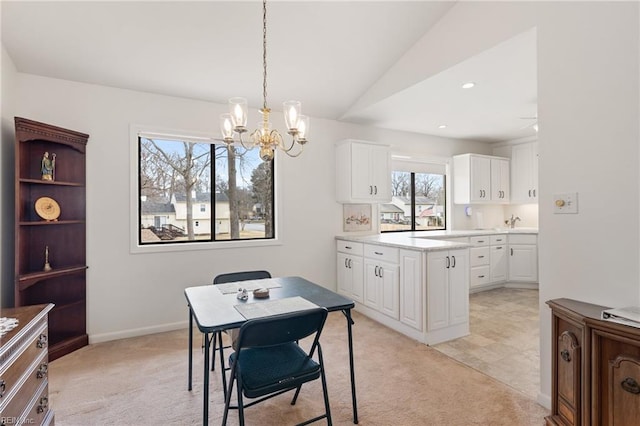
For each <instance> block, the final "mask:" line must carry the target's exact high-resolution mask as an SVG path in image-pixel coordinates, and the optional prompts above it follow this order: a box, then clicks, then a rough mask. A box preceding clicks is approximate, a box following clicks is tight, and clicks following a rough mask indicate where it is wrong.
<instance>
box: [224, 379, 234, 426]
mask: <svg viewBox="0 0 640 426" xmlns="http://www.w3.org/2000/svg"><path fill="white" fill-rule="evenodd" d="M231 374H232V375H231V378H230V380H231V381H230V382H229V389H227V388H224V395H225V396H224V415H223V416H222V426H225V425H226V424H227V417H228V416H229V407H230V406H231V394H232V393H233V382H234V380H233V374H235V371H234V370H233V369H232V370H231Z"/></svg>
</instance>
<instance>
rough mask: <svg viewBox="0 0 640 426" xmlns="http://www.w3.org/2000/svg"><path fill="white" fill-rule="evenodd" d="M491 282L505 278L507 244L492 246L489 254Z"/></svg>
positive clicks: (504, 279)
mask: <svg viewBox="0 0 640 426" xmlns="http://www.w3.org/2000/svg"><path fill="white" fill-rule="evenodd" d="M490 260H491V262H490V264H491V273H490V276H491V282H492V283H497V282H501V281H506V280H507V260H508V258H507V246H492V247H491V254H490Z"/></svg>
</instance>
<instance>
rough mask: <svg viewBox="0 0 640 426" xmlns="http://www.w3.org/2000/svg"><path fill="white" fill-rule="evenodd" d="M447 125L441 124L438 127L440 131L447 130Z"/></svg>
mask: <svg viewBox="0 0 640 426" xmlns="http://www.w3.org/2000/svg"><path fill="white" fill-rule="evenodd" d="M446 128H447V125H446V124H441V125H439V126H438V129H446Z"/></svg>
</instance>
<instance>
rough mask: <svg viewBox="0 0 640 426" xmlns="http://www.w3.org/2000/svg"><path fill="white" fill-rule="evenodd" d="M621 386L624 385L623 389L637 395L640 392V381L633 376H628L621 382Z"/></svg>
mask: <svg viewBox="0 0 640 426" xmlns="http://www.w3.org/2000/svg"><path fill="white" fill-rule="evenodd" d="M620 386H622V389H624V390H625V391H627V392H629V393H633V394H636V395H637V394H640V386H639V385H638V382H637V381H636V380H635V379H634V378H632V377H627V378H626V379H624V380H623V381H622V382H620Z"/></svg>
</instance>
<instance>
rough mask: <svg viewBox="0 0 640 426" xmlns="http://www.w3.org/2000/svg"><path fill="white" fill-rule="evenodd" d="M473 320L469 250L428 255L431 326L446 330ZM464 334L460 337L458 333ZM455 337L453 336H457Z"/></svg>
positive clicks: (428, 292)
mask: <svg viewBox="0 0 640 426" xmlns="http://www.w3.org/2000/svg"><path fill="white" fill-rule="evenodd" d="M468 322H469V254H468V250H467V249H459V250H449V251H434V252H430V253H428V254H427V328H428V330H429V331H434V330H438V329H444V328H447V327H451V326H455V325H458V324H466V325H467V327H466V330H467V332H468ZM455 337H460V336H455ZM455 337H453V336H451V338H455Z"/></svg>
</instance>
